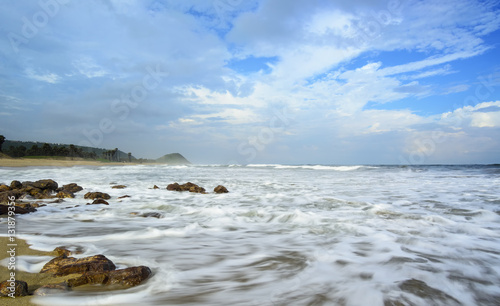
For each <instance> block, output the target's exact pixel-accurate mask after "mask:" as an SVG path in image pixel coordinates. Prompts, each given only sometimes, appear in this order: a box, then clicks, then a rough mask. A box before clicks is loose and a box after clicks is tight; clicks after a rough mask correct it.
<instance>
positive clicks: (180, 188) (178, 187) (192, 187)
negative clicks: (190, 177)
mask: <svg viewBox="0 0 500 306" xmlns="http://www.w3.org/2000/svg"><path fill="white" fill-rule="evenodd" d="M167 190H172V191H189V192H197V193H205V188H203V187H200V186H198V185H196V184H193V183H191V182H187V183H185V184H182V185H179V184H178V183H173V184H169V185H168V186H167Z"/></svg>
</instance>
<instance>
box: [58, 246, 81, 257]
mask: <svg viewBox="0 0 500 306" xmlns="http://www.w3.org/2000/svg"><path fill="white" fill-rule="evenodd" d="M70 248H71V249H74V250H73V251H72V250H70ZM54 252H56V253H57V255H58V256H66V257H68V256H70V255H73V254H82V253H83V248H82V247H80V246H71V247H68V246H58V247H57V248H55V249H54Z"/></svg>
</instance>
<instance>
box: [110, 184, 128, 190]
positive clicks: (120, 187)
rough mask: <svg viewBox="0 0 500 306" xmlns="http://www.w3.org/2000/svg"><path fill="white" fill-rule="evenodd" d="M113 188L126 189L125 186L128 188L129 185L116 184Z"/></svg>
mask: <svg viewBox="0 0 500 306" xmlns="http://www.w3.org/2000/svg"><path fill="white" fill-rule="evenodd" d="M111 188H112V189H125V188H127V186H125V185H115V186H113V187H111Z"/></svg>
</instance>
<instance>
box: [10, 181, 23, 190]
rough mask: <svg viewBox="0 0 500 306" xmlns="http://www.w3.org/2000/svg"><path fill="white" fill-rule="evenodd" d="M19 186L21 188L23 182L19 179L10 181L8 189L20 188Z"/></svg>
mask: <svg viewBox="0 0 500 306" xmlns="http://www.w3.org/2000/svg"><path fill="white" fill-rule="evenodd" d="M21 188H23V184H22V183H21V182H20V181H12V182H10V189H21Z"/></svg>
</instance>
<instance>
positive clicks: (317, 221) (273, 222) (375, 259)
mask: <svg viewBox="0 0 500 306" xmlns="http://www.w3.org/2000/svg"><path fill="white" fill-rule="evenodd" d="M39 179H53V180H55V181H57V182H58V183H59V185H63V184H68V183H77V184H78V185H81V186H82V187H84V188H85V189H84V190H83V191H81V192H79V193H77V194H76V195H77V196H76V198H74V199H65V200H64V202H62V203H53V204H47V206H45V207H41V208H39V209H38V211H37V212H35V213H31V214H27V215H19V216H17V219H18V224H17V228H16V230H17V237H18V238H22V239H26V240H27V241H28V242H29V243H30V244H32V245H33V246H32V247H33V248H36V249H40V250H47V251H50V250H53V249H54V248H55V247H57V246H61V245H66V246H72V247H78V248H80V249H82V250H83V254H80V255H75V256H77V257H84V256H90V255H95V254H104V255H105V256H106V257H108V258H109V259H111V260H112V261H113V262H114V263H115V264H116V265H117V266H118V268H125V267H130V266H137V265H146V266H148V267H150V268H151V270H152V271H153V276H152V277H151V278H150V279H148V280H147V281H146V282H144V283H143V284H141V285H139V286H137V287H134V288H130V289H126V290H118V291H101V290H97V288H96V290H95V291H93V290H74V291H72V292H68V293H66V294H62V295H55V296H46V297H36V298H34V299H33V301H34V302H35V303H37V304H40V305H118V304H120V305H138V304H140V305H259V306H262V305H479V304H480V305H499V304H500V215H499V214H500V166H328V165H302V166H292V165H247V166H238V165H233V166H217V165H189V166H158V165H137V166H104V167H71V168H50V167H48V168H47V167H45V168H43V167H39V168H36V167H32V168H16V169H14V168H2V169H0V183H1V182H4V183H10V181H11V180H19V181H28V180H29V181H35V180H39ZM188 181H189V182H192V183H195V184H198V185H200V186H202V187H204V188H205V189H207V191H208V194H196V193H190V192H176V191H168V190H166V188H165V187H166V186H167V185H168V184H170V183H173V182H178V183H181V184H182V183H185V182H188ZM116 184H120V185H126V186H127V188H126V189H112V188H111V187H112V186H113V185H116ZM154 185H157V186H158V187H160V189H153V186H154ZM217 185H224V186H225V187H226V188H227V189H228V190H229V193H227V194H215V193H212V192H211V190H213V188H214V187H216V186H217ZM90 191H100V192H106V193H108V194H110V195H111V196H112V198H111V199H110V200H108V202H109V205H85V204H86V203H87V202H89V200H85V199H83V195H84V194H85V193H86V192H90ZM124 195H129V196H130V197H128V198H123V199H118V197H120V196H124ZM149 212H155V213H159V215H157V216H161V217H160V218H155V217H143V216H142V214H144V213H149ZM6 232H7V223H6V220H5V219H3V220H2V221H1V222H0V234H1V235H4V234H3V233H6ZM49 259H50V257H49V258H48V257H46V256H40V257H37V256H19V257H18V259H17V265H18V269H23V270H25V271H29V272H38V271H39V270H40V268H41V267H42V266H43V264H44V263H45V262H47V261H48V260H49ZM4 264H5V263H4Z"/></svg>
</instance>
